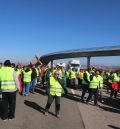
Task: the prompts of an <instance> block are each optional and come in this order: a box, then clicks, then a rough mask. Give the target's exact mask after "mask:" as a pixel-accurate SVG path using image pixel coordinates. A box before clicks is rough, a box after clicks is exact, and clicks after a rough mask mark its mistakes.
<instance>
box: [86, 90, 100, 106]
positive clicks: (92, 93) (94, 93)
mask: <svg viewBox="0 0 120 129" xmlns="http://www.w3.org/2000/svg"><path fill="white" fill-rule="evenodd" d="M93 95H94V104H95V105H97V97H98V89H89V96H88V98H87V102H88V101H89V100H90V99H91V98H92V96H93Z"/></svg>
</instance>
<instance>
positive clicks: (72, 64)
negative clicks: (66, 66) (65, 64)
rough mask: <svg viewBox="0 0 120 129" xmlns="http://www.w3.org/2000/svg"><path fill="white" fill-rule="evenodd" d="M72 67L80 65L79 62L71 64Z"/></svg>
mask: <svg viewBox="0 0 120 129" xmlns="http://www.w3.org/2000/svg"><path fill="white" fill-rule="evenodd" d="M71 66H72V67H80V65H79V64H71Z"/></svg>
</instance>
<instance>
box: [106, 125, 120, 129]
mask: <svg viewBox="0 0 120 129" xmlns="http://www.w3.org/2000/svg"><path fill="white" fill-rule="evenodd" d="M108 126H109V127H110V128H113V129H120V127H116V126H113V125H108Z"/></svg>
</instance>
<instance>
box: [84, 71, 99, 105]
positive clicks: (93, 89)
mask: <svg viewBox="0 0 120 129" xmlns="http://www.w3.org/2000/svg"><path fill="white" fill-rule="evenodd" d="M98 87H99V80H98V71H96V72H95V73H94V72H93V73H92V74H91V75H90V84H89V96H88V98H87V100H86V103H88V102H89V100H90V99H92V96H93V95H94V105H95V106H97V105H98V104H97V97H98Z"/></svg>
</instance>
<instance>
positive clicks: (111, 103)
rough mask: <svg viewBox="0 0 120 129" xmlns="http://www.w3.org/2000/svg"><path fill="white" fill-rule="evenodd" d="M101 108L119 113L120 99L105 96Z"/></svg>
mask: <svg viewBox="0 0 120 129" xmlns="http://www.w3.org/2000/svg"><path fill="white" fill-rule="evenodd" d="M102 104H103V106H101V108H102V109H103V110H105V111H109V112H113V113H120V99H119V98H116V99H115V98H110V97H107V98H105V99H104V102H103V103H102Z"/></svg>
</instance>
